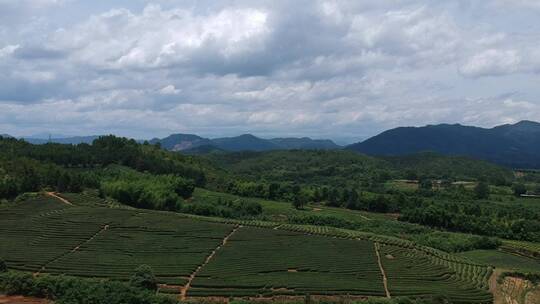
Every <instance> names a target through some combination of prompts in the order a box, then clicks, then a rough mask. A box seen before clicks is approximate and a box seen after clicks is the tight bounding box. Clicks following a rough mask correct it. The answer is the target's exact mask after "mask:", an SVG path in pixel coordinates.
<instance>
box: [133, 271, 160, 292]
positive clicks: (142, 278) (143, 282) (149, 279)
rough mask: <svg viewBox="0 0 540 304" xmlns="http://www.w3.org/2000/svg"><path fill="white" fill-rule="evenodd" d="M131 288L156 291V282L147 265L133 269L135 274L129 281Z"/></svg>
mask: <svg viewBox="0 0 540 304" xmlns="http://www.w3.org/2000/svg"><path fill="white" fill-rule="evenodd" d="M129 284H130V285H131V286H133V287H136V288H140V289H147V290H153V291H155V290H157V280H156V276H155V275H154V272H153V271H152V268H150V266H148V265H141V266H139V267H137V269H135V274H133V276H132V277H131V279H130V280H129Z"/></svg>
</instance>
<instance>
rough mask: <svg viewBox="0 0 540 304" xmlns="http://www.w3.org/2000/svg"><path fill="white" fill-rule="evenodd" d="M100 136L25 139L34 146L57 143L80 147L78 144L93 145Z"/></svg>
mask: <svg viewBox="0 0 540 304" xmlns="http://www.w3.org/2000/svg"><path fill="white" fill-rule="evenodd" d="M98 137H99V135H92V136H73V137H65V138H51V139H45V138H34V137H23V138H22V139H24V140H25V141H27V142H29V143H31V144H34V145H42V144H46V143H49V142H50V143H56V144H68V145H78V144H82V143H85V144H91V143H92V142H93V141H94V140H95V139H97V138H98Z"/></svg>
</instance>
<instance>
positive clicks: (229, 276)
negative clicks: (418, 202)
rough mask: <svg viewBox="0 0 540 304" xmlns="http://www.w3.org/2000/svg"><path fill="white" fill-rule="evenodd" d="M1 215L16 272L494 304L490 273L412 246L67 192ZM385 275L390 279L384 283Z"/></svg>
mask: <svg viewBox="0 0 540 304" xmlns="http://www.w3.org/2000/svg"><path fill="white" fill-rule="evenodd" d="M63 197H68V198H69V200H70V201H72V202H73V205H68V204H64V203H62V202H61V201H60V200H58V199H55V198H52V197H37V198H33V199H30V200H27V201H25V202H21V203H18V204H13V205H12V206H8V207H2V208H0V242H1V244H2V246H0V256H1V257H3V258H4V259H6V261H7V262H8V266H9V267H10V268H12V269H17V270H23V271H31V272H35V273H52V274H69V275H75V276H83V277H103V278H104V277H107V278H113V279H120V280H126V279H128V278H129V277H130V276H131V275H132V274H133V271H134V269H135V268H136V267H138V266H139V265H141V264H147V265H149V266H151V267H152V268H153V270H154V272H155V274H156V276H157V278H158V281H159V282H160V283H161V284H165V285H162V288H161V289H160V292H165V293H177V294H178V296H179V297H182V298H183V296H185V295H186V294H187V296H192V297H204V296H220V297H229V296H254V297H259V296H276V295H305V294H319V295H356V296H374V297H385V296H406V295H412V296H431V295H437V294H440V293H441V292H442V291H444V294H445V295H447V296H449V297H450V298H451V299H452V300H454V301H457V302H461V303H488V302H490V301H491V299H492V298H491V294H489V293H488V292H487V284H486V282H487V279H488V277H489V275H490V273H491V271H490V269H489V268H488V267H486V266H482V265H480V264H475V263H473V262H467V261H466V260H464V259H462V258H460V257H457V256H454V255H451V254H447V253H443V252H441V251H438V250H435V249H432V248H428V247H422V246H416V245H415V244H414V243H412V242H410V241H405V240H401V239H397V238H389V237H384V236H378V235H374V234H369V233H363V232H359V231H350V230H344V229H337V228H328V227H321V226H304V225H288V224H276V223H271V222H263V221H250V220H242V221H238V220H224V219H218V218H207V217H198V216H192V215H182V214H176V213H170V212H159V211H149V210H139V209H133V208H107V207H106V206H107V204H106V203H104V202H103V201H100V200H99V199H98V198H90V199H88V200H86V199H85V197H84V196H77V195H67V196H63ZM384 276H386V278H387V280H386V281H385V280H384Z"/></svg>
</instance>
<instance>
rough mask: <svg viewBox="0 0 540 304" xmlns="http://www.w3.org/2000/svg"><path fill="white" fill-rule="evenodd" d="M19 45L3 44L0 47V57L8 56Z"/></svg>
mask: <svg viewBox="0 0 540 304" xmlns="http://www.w3.org/2000/svg"><path fill="white" fill-rule="evenodd" d="M19 47H20V45H18V44H17V45H7V46H5V47H3V48H0V58H2V57H7V56H10V55H11V54H13V52H15V51H16V50H17V49H18V48H19Z"/></svg>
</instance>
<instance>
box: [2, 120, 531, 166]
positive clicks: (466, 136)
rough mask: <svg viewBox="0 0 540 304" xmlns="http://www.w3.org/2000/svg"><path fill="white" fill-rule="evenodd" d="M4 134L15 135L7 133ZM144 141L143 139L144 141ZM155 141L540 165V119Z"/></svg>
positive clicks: (186, 149)
mask: <svg viewBox="0 0 540 304" xmlns="http://www.w3.org/2000/svg"><path fill="white" fill-rule="evenodd" d="M2 136H4V137H9V135H7V134H4V135H2ZM97 137H98V136H75V137H66V138H51V139H43V138H36V137H26V138H24V140H26V141H28V142H30V143H34V144H44V143H47V142H55V143H62V144H79V143H92V141H93V140H94V139H96V138H97ZM139 142H143V140H139ZM149 143H151V144H158V143H159V144H160V145H161V147H162V148H163V149H167V150H170V151H182V153H186V154H205V153H209V152H215V151H222V152H237V151H271V150H291V149H298V150H337V149H343V148H344V149H347V150H352V151H356V152H360V153H364V154H368V155H373V156H400V155H409V154H414V153H418V152H436V153H440V154H443V155H458V156H468V157H472V158H477V159H482V160H486V161H490V162H493V163H496V164H499V165H503V166H507V167H512V168H527V169H540V123H538V122H533V121H527V120H525V121H521V122H518V123H516V124H505V125H501V126H497V127H494V128H480V127H474V126H464V125H460V124H438V125H427V126H423V127H399V128H395V129H391V130H387V131H384V132H382V133H381V134H379V135H376V136H373V137H371V138H369V139H367V140H365V141H362V142H358V143H355V144H352V145H349V146H346V147H342V146H339V145H337V144H336V143H334V142H333V141H331V140H327V139H311V138H308V137H301V138H294V137H289V138H271V139H264V138H259V137H257V136H254V135H251V134H243V135H240V136H235V137H222V138H214V139H210V138H204V137H201V136H198V135H194V134H172V135H169V136H167V137H165V138H154V139H152V140H150V141H149Z"/></svg>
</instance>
